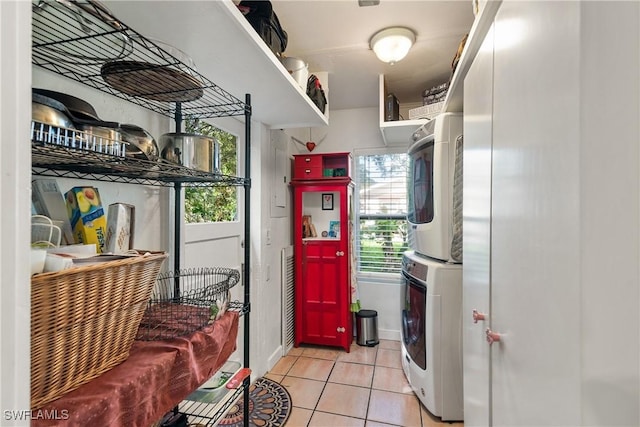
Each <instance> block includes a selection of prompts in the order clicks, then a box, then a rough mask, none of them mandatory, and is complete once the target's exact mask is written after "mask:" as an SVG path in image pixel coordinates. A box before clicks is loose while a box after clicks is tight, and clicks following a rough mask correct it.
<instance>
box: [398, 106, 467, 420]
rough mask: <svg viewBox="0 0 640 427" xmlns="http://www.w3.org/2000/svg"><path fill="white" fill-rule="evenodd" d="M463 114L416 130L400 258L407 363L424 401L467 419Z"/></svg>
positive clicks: (437, 411) (443, 413)
mask: <svg viewBox="0 0 640 427" xmlns="http://www.w3.org/2000/svg"><path fill="white" fill-rule="evenodd" d="M462 127H463V125H462V114H455V113H443V114H440V115H438V116H436V117H435V118H434V119H432V120H430V121H429V122H427V123H426V124H425V125H424V126H422V127H421V128H420V129H418V130H417V131H416V132H415V133H414V134H413V136H412V144H411V146H410V147H409V151H408V155H409V162H410V167H409V186H408V187H409V188H408V213H407V223H408V224H407V225H408V240H409V248H410V250H409V251H407V252H405V254H404V256H403V260H402V282H403V295H404V296H403V298H402V311H401V312H402V331H401V334H402V368H403V370H404V373H405V375H406V377H407V380H408V381H409V384H410V385H411V388H412V389H413V391H414V392H415V394H416V395H417V396H418V398H419V399H420V401H421V402H422V403H423V405H424V406H425V407H426V408H427V409H428V410H429V412H431V413H432V414H433V415H435V416H438V417H440V418H441V419H442V420H446V421H460V420H463V418H464V414H463V390H462V384H463V381H462V150H463V146H462V144H463V143H462Z"/></svg>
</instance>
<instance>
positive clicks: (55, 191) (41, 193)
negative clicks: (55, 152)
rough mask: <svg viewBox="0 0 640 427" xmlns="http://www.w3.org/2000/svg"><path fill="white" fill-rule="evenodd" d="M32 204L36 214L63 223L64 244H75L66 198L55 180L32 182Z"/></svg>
mask: <svg viewBox="0 0 640 427" xmlns="http://www.w3.org/2000/svg"><path fill="white" fill-rule="evenodd" d="M31 202H32V203H33V207H34V209H35V211H36V213H38V214H40V215H44V216H46V217H48V218H49V219H51V220H53V221H61V222H62V226H61V227H60V229H61V230H62V242H63V243H66V244H68V245H70V244H73V243H75V241H74V238H73V231H72V230H71V223H70V222H69V216H68V214H67V207H66V206H65V204H64V197H63V196H62V192H61V191H60V188H59V187H58V183H57V181H56V180H55V179H34V180H33V181H32V182H31Z"/></svg>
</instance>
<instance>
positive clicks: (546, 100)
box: [465, 1, 581, 427]
mask: <svg viewBox="0 0 640 427" xmlns="http://www.w3.org/2000/svg"><path fill="white" fill-rule="evenodd" d="M580 7H581V6H580V2H535V1H533V2H503V3H502V5H501V7H500V9H499V10H498V13H497V15H496V19H495V24H494V37H495V45H494V78H493V82H494V86H493V147H492V149H493V161H492V191H491V201H492V211H491V218H492V219H491V328H492V329H493V330H494V331H496V332H499V333H501V334H502V341H501V342H499V343H494V344H493V346H492V349H491V357H492V364H491V382H492V389H491V392H492V405H491V410H492V425H494V426H510V427H513V426H524V425H527V426H534V425H535V426H545V425H547V426H548V425H563V426H573V425H580V395H581V393H580V375H581V372H580V369H581V366H580V358H581V357H580V356H581V348H580V342H581V341H580V340H581V337H580V333H579V331H580V330H581V328H580V314H581V313H580V303H581V302H580V301H581V292H580V281H581V278H580V262H579V261H580V246H579V243H580V220H579V218H580V200H579V197H580V196H579V195H580V185H579V184H580V183H579V180H580V174H579V169H578V168H579V165H580V135H579V131H578V129H579V106H580V105H579V95H580V78H579V76H580V68H579V67H580V54H581V52H580V49H579V46H580V43H579V38H580ZM465 262H467V257H466V254H465Z"/></svg>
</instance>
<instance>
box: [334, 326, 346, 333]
mask: <svg viewBox="0 0 640 427" xmlns="http://www.w3.org/2000/svg"><path fill="white" fill-rule="evenodd" d="M345 330H346V329H345V328H342V327H340V326H338V327H337V328H336V331H337V332H344V331H345Z"/></svg>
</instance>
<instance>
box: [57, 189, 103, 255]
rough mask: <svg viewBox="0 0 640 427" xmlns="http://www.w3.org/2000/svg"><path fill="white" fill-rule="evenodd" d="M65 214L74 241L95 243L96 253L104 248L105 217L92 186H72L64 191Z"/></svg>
mask: <svg viewBox="0 0 640 427" xmlns="http://www.w3.org/2000/svg"><path fill="white" fill-rule="evenodd" d="M65 200H66V202H67V214H68V215H69V221H70V222H71V229H72V230H73V235H74V239H75V242H76V243H84V244H89V243H95V245H96V249H97V252H98V253H102V252H104V250H105V243H106V237H107V218H106V216H105V214H104V209H103V208H102V203H101V201H100V193H99V192H98V189H97V188H94V187H73V188H72V189H71V190H69V191H67V192H66V193H65Z"/></svg>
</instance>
